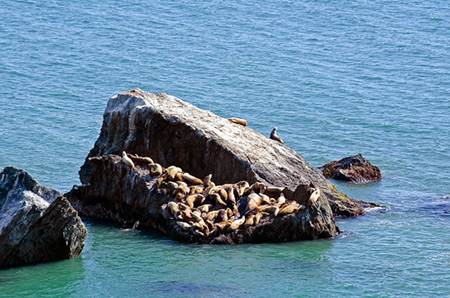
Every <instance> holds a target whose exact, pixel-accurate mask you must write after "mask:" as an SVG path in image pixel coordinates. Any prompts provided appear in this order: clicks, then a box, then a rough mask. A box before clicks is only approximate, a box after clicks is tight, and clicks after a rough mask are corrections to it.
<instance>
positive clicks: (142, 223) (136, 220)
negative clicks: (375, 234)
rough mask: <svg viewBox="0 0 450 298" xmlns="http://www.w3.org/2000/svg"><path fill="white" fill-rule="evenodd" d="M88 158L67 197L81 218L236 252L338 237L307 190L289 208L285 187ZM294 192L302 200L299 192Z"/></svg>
mask: <svg viewBox="0 0 450 298" xmlns="http://www.w3.org/2000/svg"><path fill="white" fill-rule="evenodd" d="M128 157H129V158H130V159H131V161H132V162H131V163H130V161H128V160H127V159H126V158H125V159H124V158H123V157H120V156H118V155H104V156H98V157H90V158H88V160H87V161H86V163H85V165H84V166H83V170H82V175H81V177H82V183H83V185H81V186H78V187H74V188H73V190H72V191H71V192H70V193H68V194H67V197H68V198H69V200H70V201H71V202H72V204H73V206H74V207H75V208H76V209H77V210H79V212H80V213H81V214H82V215H85V216H89V217H93V218H97V219H103V220H109V221H113V222H116V223H120V224H123V225H125V226H135V227H137V228H138V229H142V230H150V231H157V232H160V233H162V234H165V235H167V236H169V237H171V238H173V239H176V240H179V241H184V242H195V243H212V244H237V243H259V242H281V241H294V240H308V239H318V238H330V237H333V236H335V235H336V234H337V233H338V229H337V227H336V225H335V222H334V218H333V213H332V211H331V208H330V206H329V204H328V201H327V199H326V197H325V196H324V195H323V194H322V193H321V192H320V190H318V189H317V188H314V187H313V185H311V186H309V188H308V189H307V190H306V192H308V193H309V195H308V196H307V197H304V198H298V200H292V198H293V197H294V194H292V193H291V192H290V191H289V190H287V189H286V188H284V187H281V188H280V187H274V186H272V185H268V184H265V183H253V184H252V185H250V184H249V183H248V182H246V181H239V182H237V183H230V184H222V185H219V184H217V185H216V184H215V183H214V179H213V177H214V176H212V177H211V176H210V175H207V176H205V177H203V178H202V179H199V178H197V177H195V176H193V175H191V174H189V173H187V172H184V171H183V169H181V168H179V167H175V166H169V167H167V168H163V167H162V166H160V165H159V164H157V163H155V162H153V160H152V159H151V158H149V157H141V156H137V155H132V154H129V155H128ZM300 187H301V188H302V190H301V192H302V193H303V185H301V186H300Z"/></svg>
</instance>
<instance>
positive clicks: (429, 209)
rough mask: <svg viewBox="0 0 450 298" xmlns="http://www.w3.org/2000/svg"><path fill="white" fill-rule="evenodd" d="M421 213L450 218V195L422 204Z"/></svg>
mask: <svg viewBox="0 0 450 298" xmlns="http://www.w3.org/2000/svg"><path fill="white" fill-rule="evenodd" d="M419 212H425V213H429V214H433V215H437V216H441V217H447V218H450V195H445V196H442V197H440V198H437V199H432V200H431V201H428V202H424V203H422V204H421V206H420V207H419Z"/></svg>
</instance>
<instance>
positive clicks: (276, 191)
mask: <svg viewBox="0 0 450 298" xmlns="http://www.w3.org/2000/svg"><path fill="white" fill-rule="evenodd" d="M283 190H284V187H277V186H267V187H266V189H265V190H264V194H266V195H268V196H269V197H271V198H278V197H279V196H280V195H281V194H282V193H283Z"/></svg>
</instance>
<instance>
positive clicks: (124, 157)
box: [122, 151, 136, 170]
mask: <svg viewBox="0 0 450 298" xmlns="http://www.w3.org/2000/svg"><path fill="white" fill-rule="evenodd" d="M122 161H123V163H124V164H126V165H128V166H129V167H130V168H132V169H133V170H134V169H136V168H135V166H134V162H133V161H132V160H131V158H129V157H128V155H127V153H126V152H125V151H122Z"/></svg>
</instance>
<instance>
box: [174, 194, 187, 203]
mask: <svg viewBox="0 0 450 298" xmlns="http://www.w3.org/2000/svg"><path fill="white" fill-rule="evenodd" d="M184 198H185V195H184V194H183V193H182V192H179V191H178V192H177V193H176V194H175V201H178V202H182V201H183V200H184Z"/></svg>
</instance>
